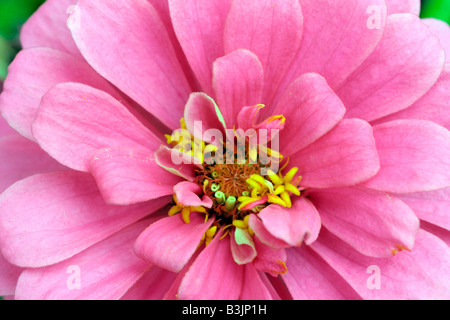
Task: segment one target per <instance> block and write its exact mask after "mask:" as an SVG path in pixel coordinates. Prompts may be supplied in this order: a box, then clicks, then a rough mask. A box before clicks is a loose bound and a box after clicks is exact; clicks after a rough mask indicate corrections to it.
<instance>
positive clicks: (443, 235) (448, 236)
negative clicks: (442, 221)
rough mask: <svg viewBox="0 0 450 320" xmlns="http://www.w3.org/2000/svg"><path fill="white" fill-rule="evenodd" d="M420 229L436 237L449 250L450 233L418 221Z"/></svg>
mask: <svg viewBox="0 0 450 320" xmlns="http://www.w3.org/2000/svg"><path fill="white" fill-rule="evenodd" d="M420 229H423V230H425V231H427V232H429V233H431V234H433V235H435V236H436V237H438V238H439V239H441V240H442V241H444V242H445V243H446V244H447V246H448V247H449V248H450V231H448V230H446V229H444V228H441V227H438V226H437V225H435V224H431V223H428V222H426V221H424V220H421V221H420Z"/></svg>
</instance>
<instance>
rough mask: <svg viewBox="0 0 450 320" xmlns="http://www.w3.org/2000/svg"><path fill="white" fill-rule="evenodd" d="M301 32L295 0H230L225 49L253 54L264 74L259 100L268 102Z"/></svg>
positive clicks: (275, 89) (273, 93)
mask: <svg viewBox="0 0 450 320" xmlns="http://www.w3.org/2000/svg"><path fill="white" fill-rule="evenodd" d="M302 32H303V16H302V10H301V8H300V4H299V2H298V1H297V0H284V1H272V0H247V1H233V2H232V4H231V9H230V13H229V15H228V18H227V23H226V25H225V31H224V44H225V52H226V53H230V52H233V51H235V50H237V49H241V48H242V49H248V50H250V51H252V52H254V53H255V54H256V56H257V57H258V59H259V61H261V64H262V66H263V69H264V77H265V84H264V97H263V102H262V103H265V104H267V105H269V104H270V103H271V101H272V99H273V96H274V95H275V94H276V92H277V90H278V86H279V85H280V82H281V80H282V78H283V75H284V74H285V72H286V71H287V70H288V68H289V66H290V64H291V62H292V60H293V59H294V57H295V54H296V53H297V50H298V48H299V47H300V42H301V39H302ZM259 103H261V102H259ZM219 105H221V104H220V102H219ZM248 105H251V104H246V106H248Z"/></svg>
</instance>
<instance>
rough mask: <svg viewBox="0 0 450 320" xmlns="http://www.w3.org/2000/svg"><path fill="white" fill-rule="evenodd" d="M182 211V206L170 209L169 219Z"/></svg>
mask: <svg viewBox="0 0 450 320" xmlns="http://www.w3.org/2000/svg"><path fill="white" fill-rule="evenodd" d="M181 210H182V208H181V207H180V206H173V207H172V208H170V210H169V217H171V216H173V215H174V214H176V213H178V212H180V211H181Z"/></svg>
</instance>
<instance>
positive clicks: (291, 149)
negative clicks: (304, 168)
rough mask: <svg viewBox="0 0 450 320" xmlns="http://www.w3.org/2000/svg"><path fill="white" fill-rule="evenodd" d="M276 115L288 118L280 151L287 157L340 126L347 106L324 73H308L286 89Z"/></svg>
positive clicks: (275, 111) (281, 138) (281, 134)
mask: <svg viewBox="0 0 450 320" xmlns="http://www.w3.org/2000/svg"><path fill="white" fill-rule="evenodd" d="M273 114H282V115H284V117H285V118H286V124H285V126H284V129H283V130H282V131H281V132H280V152H281V153H282V154H283V155H284V156H285V157H287V156H289V155H291V154H294V153H295V152H297V151H299V150H301V149H302V148H304V147H306V146H307V145H309V144H311V143H312V142H314V141H316V140H317V139H318V138H320V137H321V136H323V135H324V134H326V133H327V132H328V131H330V130H331V129H332V128H333V127H334V126H336V125H337V124H338V122H339V121H341V120H342V118H343V117H344V114H345V107H344V105H343V104H342V102H341V100H340V99H339V98H338V97H337V96H336V94H335V93H334V91H333V90H332V89H331V88H330V87H329V86H328V84H327V82H326V80H325V79H324V78H323V77H322V76H320V75H318V74H316V73H307V74H304V75H302V76H300V77H299V78H298V79H297V80H295V81H294V82H293V83H292V84H291V85H290V86H289V87H288V88H287V89H286V91H285V92H284V93H283V96H282V97H281V99H280V100H279V101H278V103H277V106H276V107H275V109H274V110H273Z"/></svg>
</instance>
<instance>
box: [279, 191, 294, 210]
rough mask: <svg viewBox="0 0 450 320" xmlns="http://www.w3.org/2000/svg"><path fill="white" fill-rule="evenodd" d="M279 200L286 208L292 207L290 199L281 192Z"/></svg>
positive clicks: (285, 193)
mask: <svg viewBox="0 0 450 320" xmlns="http://www.w3.org/2000/svg"><path fill="white" fill-rule="evenodd" d="M280 196H281V199H283V201H284V203H286V207H287V208H290V207H292V202H291V197H290V196H289V194H288V193H287V192H283V193H282V194H281V195H280Z"/></svg>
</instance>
